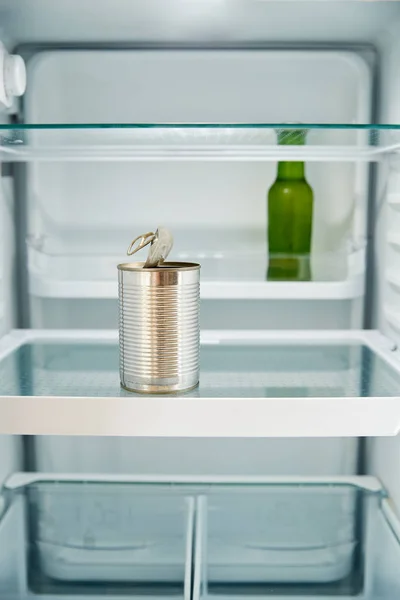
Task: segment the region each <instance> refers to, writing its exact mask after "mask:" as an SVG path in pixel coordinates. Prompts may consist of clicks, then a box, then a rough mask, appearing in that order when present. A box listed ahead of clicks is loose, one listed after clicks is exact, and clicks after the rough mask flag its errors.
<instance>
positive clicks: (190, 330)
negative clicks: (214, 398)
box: [118, 228, 200, 394]
mask: <svg viewBox="0 0 400 600" xmlns="http://www.w3.org/2000/svg"><path fill="white" fill-rule="evenodd" d="M160 229H161V228H160ZM157 234H158V231H157V232H156V234H145V236H141V237H140V239H141V240H142V241H141V243H140V244H139V246H138V247H137V248H135V250H132V245H131V246H130V250H128V253H132V254H133V253H134V252H136V251H137V250H138V249H140V248H142V247H143V246H144V245H146V243H145V241H146V236H149V235H155V236H157ZM137 239H138V238H137ZM158 240H159V238H158V237H155V238H153V240H152V242H151V243H152V245H153V244H154V242H155V243H157V241H158ZM135 241H136V240H134V242H135ZM156 255H157V250H155V249H154V248H152V249H151V252H150V253H149V258H148V261H149V259H150V257H151V256H152V257H153V258H152V261H153V263H154V262H155V263H156V265H155V266H146V264H147V263H148V261H146V263H144V262H137V263H124V264H120V265H118V281H119V348H120V379H121V385H122V387H124V388H125V389H126V390H128V391H132V392H141V393H149V394H160V393H171V392H179V391H185V390H189V389H192V388H194V387H195V386H196V385H197V384H198V382H199V338H200V324H199V301H200V265H198V264H196V263H184V262H164V258H163V257H161V258H159V259H157V256H156Z"/></svg>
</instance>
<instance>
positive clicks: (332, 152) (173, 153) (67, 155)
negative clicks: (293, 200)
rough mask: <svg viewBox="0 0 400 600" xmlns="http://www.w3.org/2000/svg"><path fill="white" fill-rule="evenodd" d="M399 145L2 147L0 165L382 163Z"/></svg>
mask: <svg viewBox="0 0 400 600" xmlns="http://www.w3.org/2000/svg"><path fill="white" fill-rule="evenodd" d="M399 152H400V144H399V143H396V144H392V145H387V146H381V147H379V146H339V145H337V146H333V145H332V146H304V147H296V146H293V147H288V146H282V147H279V146H276V145H267V144H265V145H263V144H255V145H245V144H243V145H237V144H236V145H235V144H232V145H228V144H225V145H218V144H210V145H209V146H206V145H187V146H185V145H181V146H180V145H179V144H172V145H168V144H165V145H164V144H158V145H157V144H155V145H151V146H150V145H140V144H131V145H128V144H124V143H121V144H109V145H105V144H99V145H92V146H90V145H88V146H85V145H67V144H66V145H60V146H57V145H51V144H49V145H48V146H37V147H35V146H31V147H29V146H24V145H23V144H22V143H21V145H20V146H18V145H17V144H15V145H14V146H11V145H10V146H2V147H0V160H1V162H115V161H118V162H133V161H134V162H159V161H161V162H165V161H179V162H182V161H207V162H209V161H211V162H214V161H218V162H233V161H236V162H276V161H279V160H286V161H307V162H367V163H369V162H382V161H386V160H388V159H389V158H390V157H391V156H397V155H398V154H399Z"/></svg>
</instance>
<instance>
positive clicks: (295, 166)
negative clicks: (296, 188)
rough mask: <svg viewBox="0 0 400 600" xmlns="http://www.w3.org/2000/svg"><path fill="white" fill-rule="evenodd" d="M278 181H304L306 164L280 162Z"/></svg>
mask: <svg viewBox="0 0 400 600" xmlns="http://www.w3.org/2000/svg"><path fill="white" fill-rule="evenodd" d="M278 179H304V163H303V162H290V161H282V162H279V163H278Z"/></svg>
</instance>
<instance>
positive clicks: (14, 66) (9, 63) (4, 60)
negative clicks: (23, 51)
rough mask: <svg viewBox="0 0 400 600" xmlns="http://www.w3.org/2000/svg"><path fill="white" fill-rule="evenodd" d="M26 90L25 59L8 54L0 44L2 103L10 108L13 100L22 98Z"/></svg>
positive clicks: (0, 91)
mask: <svg viewBox="0 0 400 600" xmlns="http://www.w3.org/2000/svg"><path fill="white" fill-rule="evenodd" d="M25 89H26V68H25V62H24V59H23V58H22V57H21V56H19V55H18V54H8V52H7V50H6V48H5V47H4V45H3V44H2V43H1V42H0V103H1V104H3V105H4V106H6V107H7V108H10V107H11V106H12V103H13V99H14V98H16V97H17V96H22V94H23V93H24V92H25Z"/></svg>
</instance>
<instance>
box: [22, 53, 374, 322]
mask: <svg viewBox="0 0 400 600" xmlns="http://www.w3.org/2000/svg"><path fill="white" fill-rule="evenodd" d="M28 76H29V83H30V85H29V89H28V92H27V94H26V97H25V102H24V118H25V120H26V121H27V122H35V123H76V124H79V123H88V122H91V123H93V122H94V123H105V122H110V121H114V122H116V123H162V122H167V123H173V122H198V123H220V124H224V123H238V122H243V123H263V122H276V123H279V122H288V121H297V122H303V123H310V122H325V123H365V122H368V121H369V119H370V112H371V73H370V69H369V66H368V61H366V60H364V58H363V57H362V56H361V55H358V54H357V53H354V52H346V51H325V50H324V51H319V50H318V51H309V50H304V51H303V50H300V51H297V50H296V51H281V50H279V51H278V50H257V51H256V50H253V51H252V50H246V51H238V50H235V51H218V52H217V51H212V50H208V51H195V50H193V51H183V50H181V51H138V50H121V51H110V50H75V51H57V50H55V51H46V52H39V53H37V54H35V55H33V57H32V58H31V60H30V61H28ZM322 97H323V98H324V101H323V102H319V101H317V102H316V99H318V98H322ZM160 99H161V101H160ZM46 133H47V134H48V132H40V131H32V132H30V141H31V143H33V144H43V143H46V140H45V138H44V136H45V135H46ZM153 134H154V130H153V131H152V132H151V135H153ZM167 134H168V131H166V132H165V131H164V133H163V132H161V133H160V135H161V138H160V143H161V142H164V141H165V140H164V139H163V135H167ZM65 135H66V134H65V133H63V131H62V130H60V131H57V132H54V133H53V135H52V143H56V142H58V143H59V144H62V143H63V139H64V137H63V136H65ZM96 135H97V134H96V131H95V130H93V131H87V130H86V131H84V132H83V131H80V130H79V129H77V130H76V132H74V133H73V136H76V138H75V140H76V144H77V145H82V144H84V143H85V141H87V143H89V142H93V140H94V139H95V137H96ZM112 135H113V136H115V139H113V140H112V141H113V142H114V143H115V144H129V135H130V132H129V131H127V130H119V131H117V132H116V133H115V134H114V133H113V134H112ZM180 135H182V136H185V137H186V138H187V137H188V136H189V138H190V131H188V132H181V133H180ZM204 135H205V139H204V143H207V142H209V143H216V142H218V131H217V132H215V136H216V139H213V140H207V137H206V136H207V133H206V132H205V134H204ZM255 135H256V132H255ZM337 135H338V134H337V133H335V132H333V131H332V132H327V131H325V132H320V131H311V132H309V135H308V142H307V143H309V144H321V143H328V142H329V143H338V144H343V143H344V139H345V136H346V135H348V136H360V135H361V136H363V135H364V134H363V133H361V134H360V133H358V134H357V133H355V132H349V133H348V134H346V133H345V132H343V131H341V132H340V140H339V139H338V138H337V137H335V136H337ZM68 136H69V138H68V140H69V142H70V141H71V132H68ZM270 136H271V143H274V141H275V133H274V131H271V132H270ZM186 141H187V140H186ZM361 141H362V140H361V139H360V142H361ZM153 143H154V139H153ZM367 169H368V168H367V166H366V165H355V164H353V163H340V162H337V163H324V162H319V163H310V164H308V165H307V177H308V180H309V182H310V184H311V185H312V187H313V190H314V193H315V198H316V201H315V210H314V216H313V221H314V235H313V244H312V245H313V256H314V258H313V277H314V278H315V279H317V280H323V281H326V280H328V281H329V280H345V279H346V278H347V277H348V249H349V246H350V247H352V244H353V243H354V242H355V243H359V242H360V240H362V239H363V238H364V236H365V215H366V206H367V172H368V171H367ZM275 171H276V166H275V165H274V163H264V164H263V163H258V162H229V161H228V162H179V161H177V162H163V161H156V162H139V163H137V162H121V161H117V162H111V161H110V162H102V163H101V165H100V163H97V162H68V163H66V162H55V163H42V164H40V163H33V164H29V165H28V167H27V176H28V179H27V181H28V185H27V207H28V231H27V234H28V239H29V244H28V251H29V252H28V253H29V257H28V258H29V281H30V290H31V295H32V297H33V301H32V304H31V307H32V308H31V312H32V314H31V322H32V324H33V325H35V326H41V327H48V326H53V327H54V326H63V327H64V326H77V325H79V323H80V319H82V318H83V319H85V317H82V314H83V315H86V314H88V315H89V313H92V311H91V309H90V306H89V304H90V303H87V302H86V303H85V302H83V303H82V302H81V299H80V297H79V294H77V292H76V290H77V286H76V285H75V284H76V283H77V282H82V281H85V282H88V283H89V284H90V281H94V280H95V281H96V282H99V281H100V282H104V284H105V285H106V284H107V283H109V282H110V281H115V269H114V266H115V264H116V263H117V262H120V261H122V260H123V259H124V251H125V244H122V242H121V240H123V239H126V240H128V241H129V240H130V239H131V237H132V231H133V230H135V231H137V230H141V229H143V231H144V230H147V229H148V228H149V224H150V223H153V221H154V213H155V212H156V213H157V219H158V222H160V223H162V224H164V225H166V226H170V227H173V229H174V233H175V240H176V242H175V248H174V252H175V254H174V258H175V259H177V260H190V261H198V262H201V265H202V281H203V282H207V281H211V282H212V281H216V282H218V281H247V280H255V281H263V280H264V279H265V267H266V256H267V247H266V227H267V224H266V194H267V190H268V188H269V187H270V185H271V184H272V182H273V179H274V177H275ZM116 182H118V184H117V185H116ZM83 207H84V209H83ZM122 215H123V217H122ZM60 273H62V274H60ZM61 289H62V290H63V291H61ZM88 289H89V288H88ZM100 289H101V287H100ZM116 292H117V287H116V282H115V298H116ZM88 296H90V297H92V298H94V299H96V298H97V299H100V298H101V297H102V295H101V293H100V294H98V295H97V296H96V294H95V293H93V294H90V290H89V291H88V293H87V294H86V295H85V297H88ZM72 297H73V298H74V301H73V302H71V298H72ZM82 297H83V296H82ZM38 298H39V301H38ZM56 298H57V299H56ZM49 299H52V301H50V302H49ZM74 303H75V305H76V306H75V308H74V306H73V304H74ZM49 304H50V306H49ZM115 304H116V302H115ZM211 304H212V305H213V306H212V307H211V308H209V307H206V309H205V310H204V312H203V315H204V316H203V327H210V326H211V327H213V326H214V325H213V316H212V315H213V313H214V310H213V309H214V306H215V305H216V304H218V303H215V302H214V303H211ZM338 304H340V303H338ZM45 307H46V308H45ZM353 308H354V306H353V304H352V303H351V302H350V303H349V302H347V303H346V309H345V310H346V312H348V314H351V311H352V309H353ZM217 310H218V309H217ZM294 310H295V311H296V308H294ZM297 310H298V311H299V315H301V314H302V310H303V309H302V307H300V306H299V308H298V309H297ZM82 311H83V312H82ZM337 311H338V314H337V322H338V323H339V326H343V318H342V312H343V311H342V307H341V308H339V306H338V307H337ZM246 312H247V314H248V313H249V311H246V310H245V311H244V314H246ZM311 312H314V313H315V312H316V311H311ZM355 312H357V311H355ZM306 313H307V311H306ZM334 313H335V310H334ZM98 314H99V320H98V323H97V327H99V326H100V323H101V326H102V327H104V326H108V327H114V326H115V322H114V319H115V316H114V312H113V310H110V303H109V302H107V301H104V300H103V302H102V307H101V309H99V313H98ZM327 318H329V320H330V321H332V319H331V318H330V317H327ZM214 320H215V319H214ZM66 321H67V322H66ZM299 321H303V327H304V326H305V325H307V323H306V321H304V319H302V318H300V317H299ZM87 322H88V323H91V319H90V317H88V320H87ZM279 323H281V324H283V323H284V319H279V318H278V319H277V323H276V325H275V326H280V325H279ZM264 325H265V326H269V325H267V324H264ZM346 325H347V323H346ZM93 326H96V323H93ZM228 326H229V324H228ZM230 326H233V324H230ZM247 326H251V324H250V325H249V323H247ZM257 326H260V323H259V322H258V324H257ZM321 326H324V322H323V323H321ZM329 326H333V327H334V326H335V319H333V324H332V323H331V322H330V323H329Z"/></svg>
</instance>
